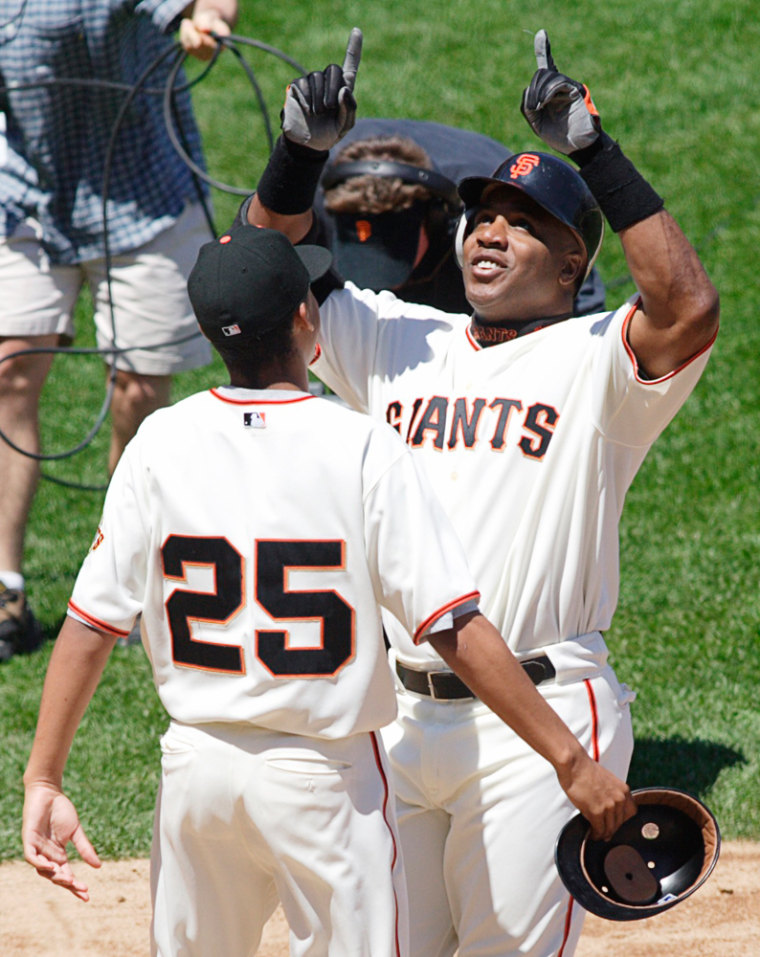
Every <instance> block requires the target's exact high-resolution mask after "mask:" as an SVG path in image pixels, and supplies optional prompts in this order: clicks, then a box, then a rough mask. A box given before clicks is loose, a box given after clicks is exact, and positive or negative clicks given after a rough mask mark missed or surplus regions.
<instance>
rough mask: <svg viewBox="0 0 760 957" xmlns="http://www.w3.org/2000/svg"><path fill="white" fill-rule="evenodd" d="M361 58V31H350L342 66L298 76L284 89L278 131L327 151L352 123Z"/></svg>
mask: <svg viewBox="0 0 760 957" xmlns="http://www.w3.org/2000/svg"><path fill="white" fill-rule="evenodd" d="M361 55H362V32H361V30H359V29H358V28H357V27H354V29H353V30H352V31H351V36H350V37H349V39H348V46H347V47H346V56H345V58H344V60H343V66H342V67H340V66H338V65H337V63H331V64H330V66H328V67H327V68H326V69H325V70H318V71H316V72H314V73H309V74H308V75H307V76H301V77H298V79H297V80H293V82H292V83H291V84H290V86H289V87H288V91H287V94H286V96H285V106H284V107H283V110H282V114H281V121H282V122H281V125H282V132H283V133H284V135H285V136H286V137H287V139H289V140H290V141H291V143H298V144H299V145H301V146H306V147H308V148H309V149H313V150H330V149H332V147H333V146H335V144H336V143H337V142H338V140H340V139H341V138H342V137H343V136H345V135H346V133H348V131H349V130H350V129H351V127H352V126H353V125H354V123H355V122H356V100H355V99H354V92H353V91H354V84H355V83H356V74H357V71H358V69H359V61H360V60H361Z"/></svg>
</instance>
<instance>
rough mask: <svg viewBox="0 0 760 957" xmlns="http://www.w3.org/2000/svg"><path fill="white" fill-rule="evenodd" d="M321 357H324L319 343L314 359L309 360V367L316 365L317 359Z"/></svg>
mask: <svg viewBox="0 0 760 957" xmlns="http://www.w3.org/2000/svg"><path fill="white" fill-rule="evenodd" d="M321 355H322V346H320V344H319V343H317V344H316V345H315V346H314V355H313V356H312V358H311V359H310V360H309V365H314V363H315V362H316V361H317V359H318V358H319V357H320V356H321Z"/></svg>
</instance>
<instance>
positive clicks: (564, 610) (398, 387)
mask: <svg viewBox="0 0 760 957" xmlns="http://www.w3.org/2000/svg"><path fill="white" fill-rule="evenodd" d="M633 310H634V305H633V304H632V303H629V304H626V305H624V306H623V307H622V308H620V309H618V310H617V311H616V312H611V313H607V314H599V315H595V316H585V317H582V318H574V319H572V320H569V321H566V322H560V323H557V324H555V325H551V326H547V327H545V328H544V329H541V330H539V331H536V332H533V333H530V334H528V335H526V336H522V337H518V338H516V339H513V340H511V341H508V342H506V343H503V344H499V345H494V346H490V347H488V348H482V347H481V346H479V345H478V343H477V342H476V341H475V340H474V339H473V338H472V336H471V335H470V332H469V325H470V319H469V317H467V316H452V315H448V314H446V313H442V312H438V311H436V310H433V309H431V308H430V307H427V306H418V305H412V304H408V303H404V302H402V301H401V300H399V299H397V298H396V297H395V296H393V295H392V294H391V293H387V292H386V293H381V294H379V295H375V294H374V293H371V292H368V291H366V290H365V291H361V292H360V291H359V290H357V289H356V288H355V287H353V286H352V285H351V284H350V283H349V284H347V286H346V288H345V289H343V290H339V291H337V292H334V293H333V294H332V295H331V296H330V297H329V298H328V299H327V301H326V302H325V303H324V305H323V306H322V310H321V312H322V333H321V339H320V343H321V346H320V349H321V353H320V355H319V356H318V358H317V360H316V361H315V363H314V364H313V369H314V371H315V372H316V373H317V374H318V375H319V376H320V377H321V378H322V379H323V380H324V382H325V383H326V384H327V385H328V386H329V387H330V388H331V389H333V390H334V391H335V392H337V393H338V395H340V396H341V397H342V398H343V399H344V400H345V401H346V402H348V404H349V405H351V406H353V407H355V408H356V409H360V410H362V411H367V412H370V413H371V414H372V415H373V416H375V417H376V418H378V419H385V420H387V421H388V422H389V423H390V424H391V425H392V426H393V427H394V428H395V429H396V430H397V431H398V432H399V433H400V435H401V437H402V438H403V439H404V440H405V441H406V442H407V444H408V445H409V446H410V447H411V448H412V449H413V451H414V452H415V453H416V457H417V460H418V461H422V462H423V463H424V465H425V467H426V472H427V475H428V477H429V478H430V480H431V482H432V484H433V486H434V488H435V490H436V492H437V494H438V496H439V498H440V500H441V502H442V504H443V506H444V510H445V512H446V513H447V514H448V516H449V517H450V518H451V519H452V521H453V523H454V527H455V529H456V531H457V533H458V535H459V537H460V539H461V541H462V543H463V544H464V546H465V552H466V554H467V557H468V560H469V562H470V567H471V569H472V571H473V574H474V575H475V579H476V581H477V583H478V586H479V588H480V591H481V594H482V601H481V609H482V611H483V613H484V614H485V615H486V617H488V618H489V619H490V620H491V621H492V622H493V623H494V624H495V626H496V627H497V628H498V629H499V630H500V631H501V633H502V634H503V635H504V636H505V638H506V639H507V641H508V644H509V646H510V647H511V648H512V650H513V651H514V652H515V653H516V654H517V655H518V657H525V656H526V653H532V652H535V651H537V650H538V649H545V648H547V646H548V647H549V649H550V650H549V652H548V653H549V654H550V656H551V654H552V652H551V646H553V645H556V644H557V643H560V642H563V641H565V640H566V639H568V638H573V637H574V636H581V635H586V634H588V633H591V632H597V631H603V630H605V629H606V628H607V627H608V626H609V624H610V621H611V618H612V614H613V612H614V609H615V605H616V603H617V598H618V577H619V576H618V521H619V518H620V514H621V510H622V507H623V500H624V497H625V494H626V491H627V489H628V487H629V485H630V483H631V481H632V480H633V477H634V476H635V474H636V471H637V469H638V468H639V466H640V464H641V462H642V460H643V459H644V456H645V455H646V453H647V451H648V449H649V447H650V446H651V444H652V442H653V441H654V440H655V439H656V438H657V436H658V435H659V434H660V432H661V431H662V430H663V429H664V428H665V426H666V425H667V424H668V422H669V421H670V420H671V419H672V418H673V416H674V415H675V413H676V411H677V410H678V408H679V407H680V406H681V404H682V403H683V402H684V401H685V399H686V398H687V396H688V395H689V393H690V392H691V390H692V389H693V387H694V385H695V383H696V382H697V380H698V378H699V375H700V373H701V372H702V369H703V368H704V366H705V363H706V361H707V356H708V352H709V348H708V349H705V350H703V351H702V352H701V353H700V355H698V356H696V357H694V358H693V359H692V360H691V361H690V362H688V363H686V364H685V365H684V366H683V367H682V368H681V369H679V370H678V371H677V372H675V373H673V374H672V375H669V376H665V377H663V378H661V379H657V380H654V381H647V380H645V379H644V378H643V377H642V376H640V374H639V371H638V369H637V364H636V360H635V357H634V356H633V354H632V352H631V350H630V348H629V347H628V345H627V341H626V326H627V323H628V321H629V318H630V316H631V315H632V313H633ZM421 320H424V321H421ZM386 628H387V629H388V630H389V633H391V632H393V643H394V644H395V645H397V646H398V647H399V648H402V649H403V654H404V656H405V657H408V656H409V654H410V653H411V651H412V650H411V648H410V646H409V643H408V642H405V640H404V637H403V634H401V633H399V629H398V628H397V627H394V625H393V623H392V622H390V621H389V622H386ZM434 655H435V653H434V651H433V649H432V648H431V647H430V646H429V645H428V646H421V647H420V648H419V650H418V652H417V657H420V656H421V657H433V656H434Z"/></svg>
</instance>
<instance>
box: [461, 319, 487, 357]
mask: <svg viewBox="0 0 760 957" xmlns="http://www.w3.org/2000/svg"><path fill="white" fill-rule="evenodd" d="M464 334H465V335H466V336H467V339H468V341H469V343H470V345H471V346H472V348H473V349H474V350H475V351H476V352H482V351H483V346H481V344H480V343H479V342H478V340H477V339H476V338H475V337H474V336H473V334H472V333H471V332H470V326H469V324H468V325H467V326H465V330H464Z"/></svg>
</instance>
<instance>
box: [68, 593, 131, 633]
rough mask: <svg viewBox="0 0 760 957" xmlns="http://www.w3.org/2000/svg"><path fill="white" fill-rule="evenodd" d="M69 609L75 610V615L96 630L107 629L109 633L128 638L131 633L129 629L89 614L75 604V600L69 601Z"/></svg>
mask: <svg viewBox="0 0 760 957" xmlns="http://www.w3.org/2000/svg"><path fill="white" fill-rule="evenodd" d="M69 611H71V612H73V614H74V617H76V618H79V620H80V621H82V622H84V624H85V625H88V626H89V627H90V628H94V629H95V630H96V631H105V632H106V633H107V634H109V635H114V636H115V637H116V638H126V637H127V635H128V634H129V631H128V630H127V631H124V629H122V628H115V627H114V626H113V625H109V624H108V622H105V621H101V620H100V618H95V617H94V616H93V615H89V614H88V613H87V612H86V611H84V609H82V608H80V607H79V606H78V605H75V604H74V602H73V601H69Z"/></svg>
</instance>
